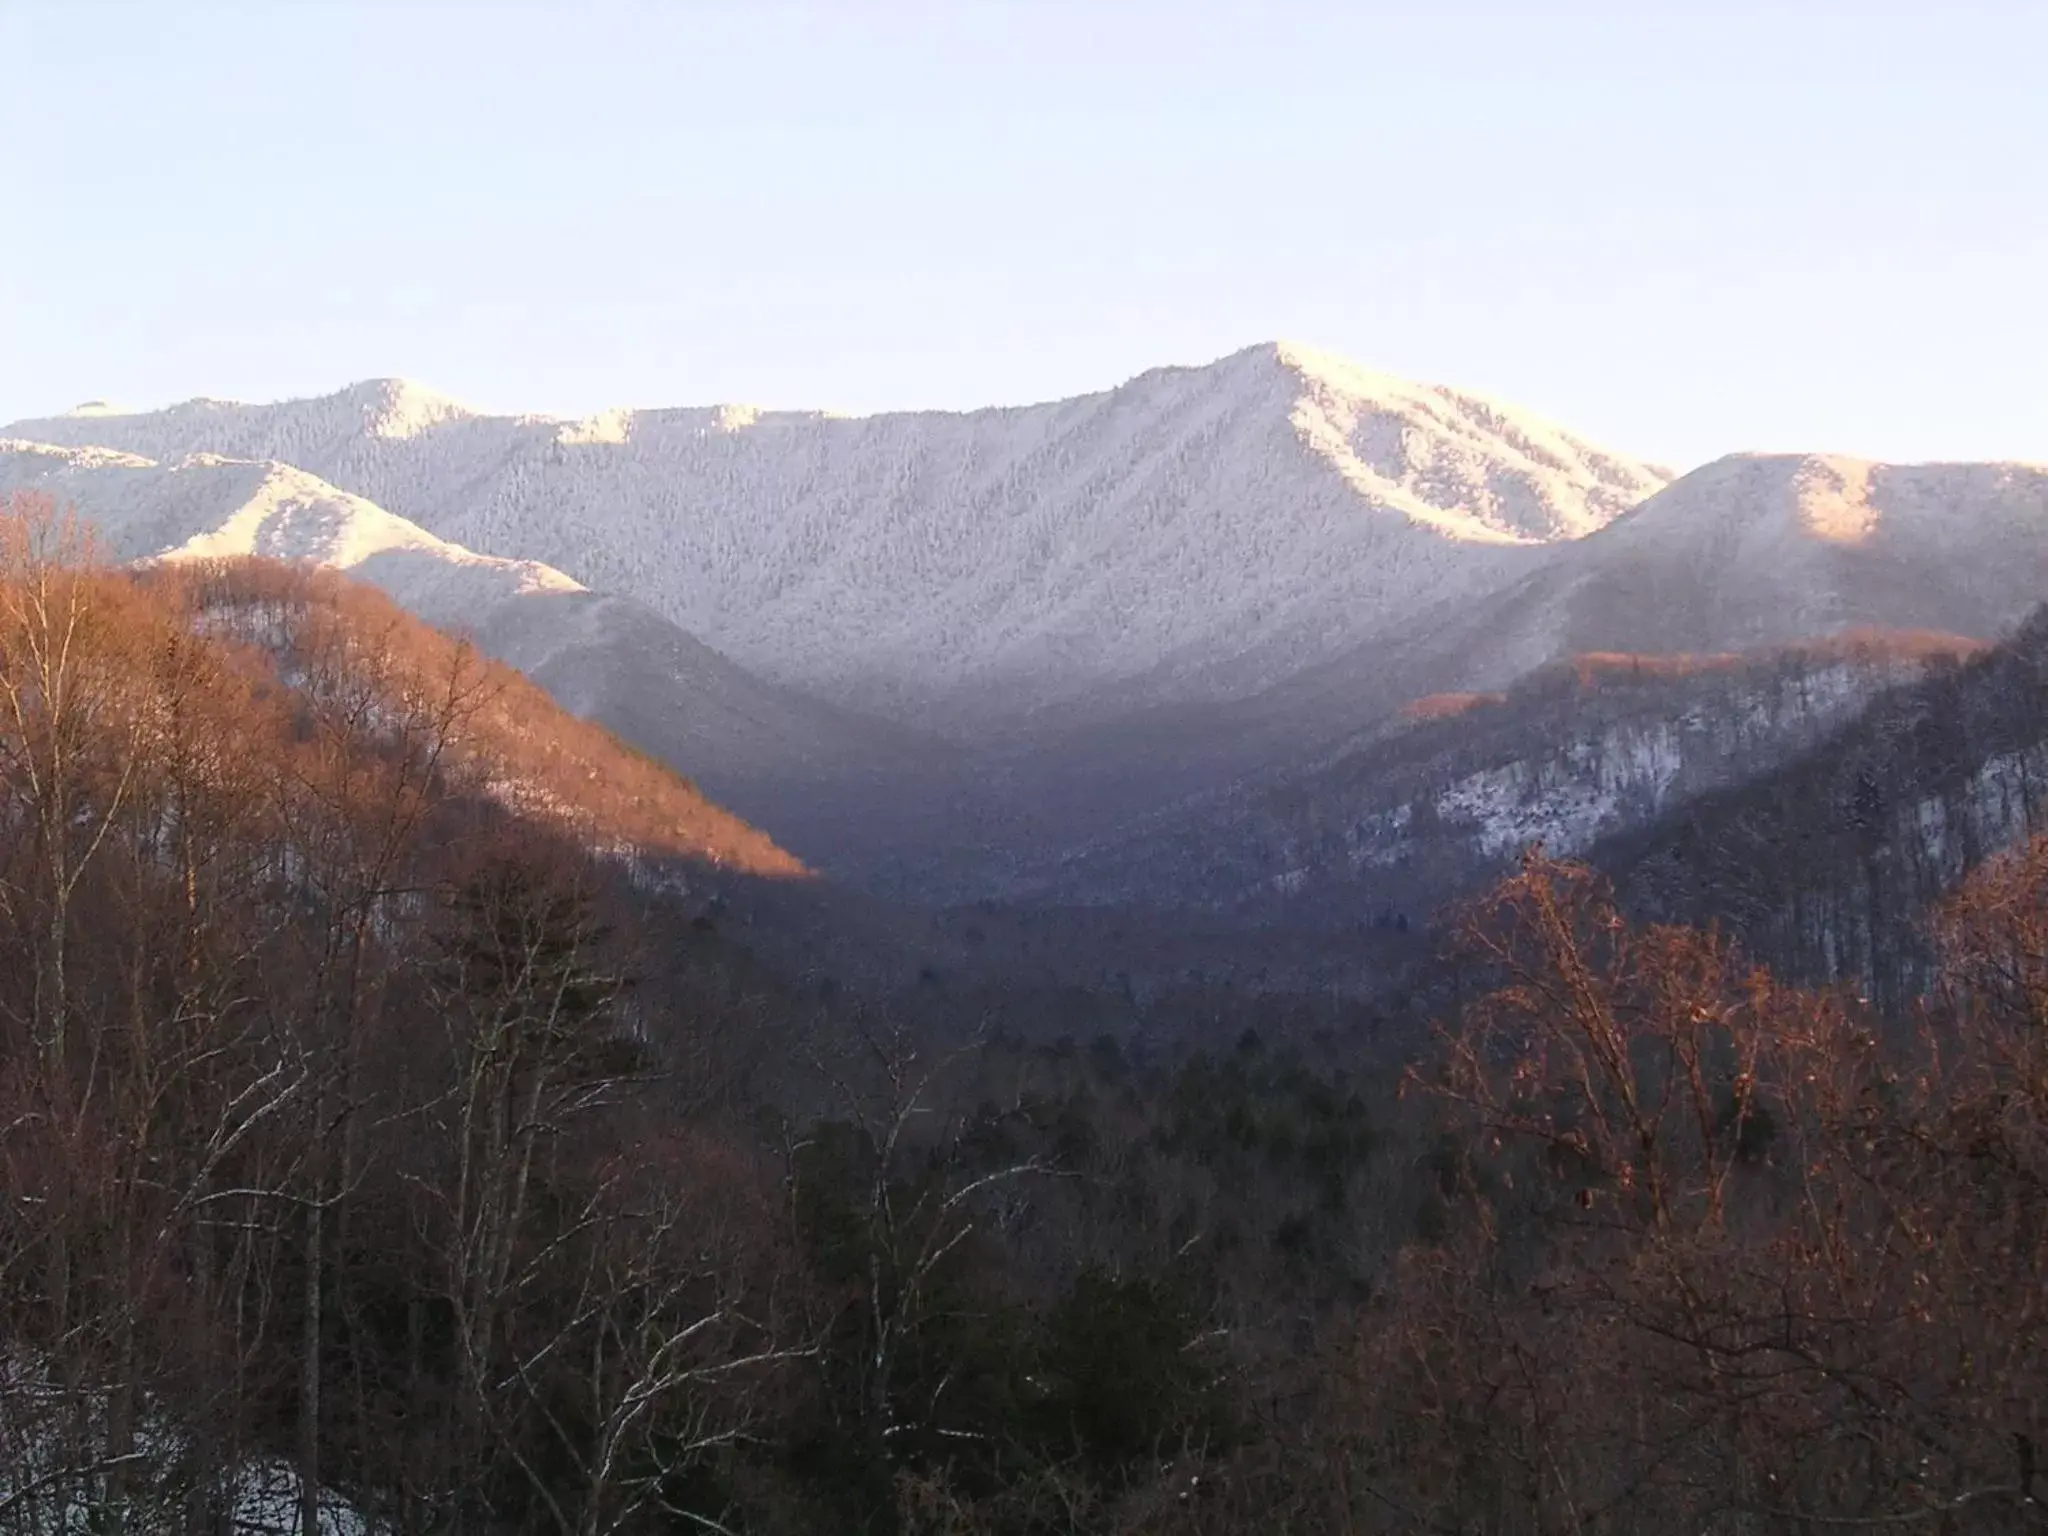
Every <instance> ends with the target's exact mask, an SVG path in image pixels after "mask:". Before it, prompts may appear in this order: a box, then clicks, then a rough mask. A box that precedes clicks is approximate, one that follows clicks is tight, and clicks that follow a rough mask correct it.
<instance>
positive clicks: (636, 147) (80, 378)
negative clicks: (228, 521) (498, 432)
mask: <svg viewBox="0 0 2048 1536" xmlns="http://www.w3.org/2000/svg"><path fill="white" fill-rule="evenodd" d="M2043 58H2048V5H2041V4H2036V3H2033V0H2001V3H1978V4H1971V3H1969V0H1945V3H1942V4H1934V3H1932V0H1919V3H1915V4H1912V5H1899V4H1891V3H1887V0H1860V3H1840V4H1828V3H1823V0H1773V3H1768V4H1748V3H1744V0H1629V3H1626V4H1595V3H1573V0H1550V3H1545V4H1541V5H1538V4H1531V3H1527V0H1513V3H1507V0H1497V3H1480V0H1467V3H1461V0H1436V3H1429V4H1424V3H1420V0H1410V3H1408V4H1401V5H1394V4H1379V3H1375V0H1348V3H1342V0H1292V3H1281V0H1243V3H1239V0H1173V3H1149V0H1012V3H1003V0H982V3H976V0H952V3H943V4H942V3H936V0H934V3H912V0H893V3H892V0H820V3H815V4H808V5H805V4H796V3H779V0H744V3H742V0H730V3H719V0H645V3H641V4H628V3H604V0H553V3H540V0H530V3H522V0H405V3H398V0H390V3H380V0H355V3H341V0H239V3H237V0H0V64H4V67H5V68H4V78H5V82H6V83H5V85H4V87H0V423H4V422H7V421H11V420H14V419H16V418H19V417H23V416H29V415H38V414H48V413H50V412H54V411H57V410H62V409H65V408H67V407H69V406H71V405H73V404H76V403H78V402H80V401H83V400H87V399H98V398H104V399H110V400H112V401H114V402H116V403H117V404H120V405H124V406H131V407H137V408H140V407H148V406H156V405H162V404H167V403H170V402H172V401H175V400H179V399H185V398H189V397H191V396H194V395H212V396H216V397H223V398H231V399H251V400H266V399H276V398H283V397H287V396H295V395H307V394H320V393H326V392H328V391H331V390H334V389H337V388H339V387H341V386H342V385H344V384H347V383H349V382H352V381H355V380H359V379H364V378H371V377H381V376H387V375H402V376H405V377H409V378H414V379H417V380H419V381H421V382H423V383H426V384H428V385H430V386H432V387H433V388H435V389H438V390H441V391H443V392H445V393H448V394H451V395H454V396H455V397H457V398H458V399H461V400H463V401H465V402H468V403H470V404H473V405H475V406H478V407H481V408H485V409H492V410H536V411H549V412H558V413H563V414H583V413H586V412H591V411H596V410H599V409H603V408H605V407H608V406H612V405H683V404H708V403H713V402H723V401H733V402H744V403H749V404H758V405H762V406H767V407H821V408H831V409H839V410H850V411H872V410H885V409H899V408H912V407H947V408H965V407H974V406H980V405H988V404H999V403H1001V404H1008V403H1019V402H1024V401H1029V400H1039V399H1048V398H1055V397H1058V396H1062V395H1068V394H1075V393H1080V392H1083V391H1086V390H1091V389H1100V388H1105V387H1108V386H1110V385H1112V384H1115V383H1117V382H1119V381H1120V380H1122V379H1125V378H1128V377H1130V376H1131V375H1133V374H1135V373H1138V372H1141V371H1143V370H1144V369H1146V368H1150V367H1154V366H1157V365H1160V364H1165V363H1197V362H1203V361H1207V360H1209V359H1211V358H1214V357H1218V356H1221V355H1223V354H1225V353H1227V352H1230V351H1233V350H1235V349H1237V348H1239V347H1241V346H1245V345H1248V344H1250V343H1252V342H1255V341H1260V340H1266V339H1273V338H1278V337H1287V338H1292V339H1296V340H1300V341H1306V342H1309V343H1312V344H1314V345H1316V346H1319V347H1322V348H1325V349H1328V350H1330V351H1333V352H1337V353H1340V354H1342V355H1344V356H1347V357H1349V358H1351V359H1352V360H1354V361H1356V362H1359V363H1361V364H1364V365H1366V366H1368V367H1372V368H1377V369H1382V370H1385V371H1388V372H1393V373H1398V374H1404V375H1407V376H1411V377H1416V378H1422V379H1428V380H1434V381H1437V382H1442V383H1450V384H1456V385H1459V386H1462V387H1466V388H1470V389H1475V390H1479V391H1482V392H1485V393H1489V394H1494V395H1498V396H1502V397H1504V398H1506V399H1509V400H1512V401H1515V402H1517V403H1519V404H1521V405H1524V406H1526V407H1529V408H1531V409H1534V410H1537V411H1540V412H1542V413H1543V414H1546V415H1548V416H1551V417H1553V418H1555V419H1557V420H1559V421H1561V422H1563V423H1565V424H1566V425H1567V426H1569V427H1571V428H1572V429H1573V430H1575V431H1577V432H1579V433H1581V434H1583V435H1585V436H1588V437H1591V438H1592V439H1594V440H1595V441H1598V442H1602V443H1605V444H1608V445H1610V446H1612V447H1614V448H1616V449H1619V450H1621V451H1624V452H1628V453H1633V454H1636V455H1639V456H1642V457H1644V458H1648V459H1652V460H1655V461H1659V462H1663V463H1667V464H1670V465H1672V466H1673V467H1676V468H1685V467H1688V466H1690V465H1693V464H1697V463H1700V462H1703V461H1705V460H1706V459H1709V458H1712V457H1714V456H1716V455H1719V454H1721V453H1725V452H1730V451H1738V450H1759V449H1770V450H1778V449H1799V450H1814V451H1830V452H1841V453H1852V454H1860V455H1863V456H1867V457H1874V458H1889V459H1920V458H2018V459H2032V460H2037V461H2048V195H2044V194H2048V89H2044V88H2042V86H2041V82H2040V68H2041V61H2042V60H2043Z"/></svg>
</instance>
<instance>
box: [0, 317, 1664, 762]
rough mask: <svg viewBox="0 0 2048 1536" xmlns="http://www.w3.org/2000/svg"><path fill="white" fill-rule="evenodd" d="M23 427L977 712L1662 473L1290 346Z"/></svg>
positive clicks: (1497, 534) (1112, 670)
mask: <svg viewBox="0 0 2048 1536" xmlns="http://www.w3.org/2000/svg"><path fill="white" fill-rule="evenodd" d="M9 430H11V431H12V432H14V433H16V434H17V435H20V436H26V437H32V438H35V439H37V440H41V441H50V442H62V443H69V444H79V445H86V444H90V445H100V446H110V447H115V448H121V449H126V450H129V451H131V452H135V453H141V454H147V455H150V456H153V457H158V458H164V457H175V456H177V455H181V454H188V453H194V452H214V453H224V454H233V455H237V456H241V457H249V458H265V459H278V460H282V461H286V462H290V463H293V464H296V465H298V466H300V467H301V468H303V469H306V470H310V471H312V472H314V473H316V474H319V475H321V476H323V477H324V478H326V479H328V480H330V481H331V482H333V483H334V484H336V485H339V486H342V487H344V488H346V489H347V490H350V491H352V492H355V493H357V494H359V495H362V496H366V497H369V498H370V499H371V500H373V501H375V502H377V503H378V504H380V505H382V506H385V507H388V508H390V509H392V510H393V511H394V512H396V513H399V514H400V515H402V516H404V517H406V518H409V519H411V520H412V521H414V522H416V523H418V524H420V525H421V526H422V527H425V528H427V529H430V530H432V531H433V532H434V533H435V534H437V535H439V536H441V537H444V538H448V539H451V540H456V541H459V542H461V543H463V544H466V545H468V546H470V547H473V548H478V549H487V550H490V551H492V552H493V553H495V554H499V555H505V556H512V557H517V558H521V559H531V560H540V561H545V562H547V563H548V564H550V565H552V566H555V567H556V568H558V569H560V570H562V571H565V572H567V573H568V574H570V575H571V576H573V577H574V578H575V579H577V580H578V581H580V582H583V583H585V584H586V585H589V586H591V587H594V588H598V589H602V590H605V591H609V592H614V593H618V594H621V595H626V596H631V597H635V598H638V599H640V600H642V601H644V602H646V603H648V604H649V605H650V606H652V607H653V608H655V609H656V610H657V611H659V612H660V613H662V614H663V615H664V616H666V617H667V618H669V619H671V620H673V621H674V622H676V623H678V624H680V625H681V626H682V627H683V628H684V629H686V630H688V631H689V632H691V633H692V634H695V635H697V636H699V637H700V638H701V639H703V640H704V641H705V642H706V643H708V644H710V645H711V646H713V647H714V648H716V649H718V650H719V651H721V652H723V653H724V654H726V655H727V656H729V657H731V658H732V659H733V660H735V661H736V662H738V663H739V664H741V665H742V666H744V667H747V668H748V669H749V670H752V671H755V672H758V673H761V674H763V675H765V676H767V677H769V678H772V679H774V680H777V681H780V682H783V683H787V684H791V685H794V686H797V687H801V688H803V689H805V690H807V691H811V692H816V693H822V694H826V695H828V696H833V697H838V698H842V699H845V700H848V701H850V702H855V703H861V704H866V705H873V706H880V707H883V708H885V709H887V710H888V711H889V712H891V713H894V714H897V715H899V716H909V717H919V718H928V719H933V720H942V721H943V720H960V719H963V718H964V719H967V720H971V721H973V722H975V723H976V724H977V725H978V726H982V727H985V726H986V725H987V723H988V722H989V721H991V720H1000V719H1004V718H1014V717H1015V716H1016V715H1017V714H1018V713H1020V712H1022V711H1024V710H1027V709H1028V708H1029V707H1031V706H1036V705H1042V704H1047V703H1052V702H1058V701H1074V700H1080V699H1085V698H1086V697H1087V696H1088V695H1090V694H1091V693H1092V692H1095V691H1097V690H1101V689H1105V688H1113V687H1114V685H1117V684H1128V683H1132V682H1140V680H1142V682H1141V690H1142V693H1143V694H1144V696H1145V697H1147V698H1148V699H1149V700H1151V701H1154V702H1157V701H1165V700H1179V699H1187V700H1202V699H1217V698H1229V697H1240V696H1245V695H1248V694H1251V693H1255V692H1256V691H1258V689H1260V688H1261V687H1264V686H1266V685H1269V684H1271V683H1273V682H1275V681H1277V680H1279V679H1281V678H1284V677H1286V676H1288V675H1290V674H1291V673H1293V672H1294V671H1296V670H1298V669H1299V668H1301V667H1302V666H1304V665H1310V664H1313V663H1314V662H1316V661H1318V660H1322V659H1325V658H1328V657H1331V656H1334V655H1337V654H1339V653H1341V652H1342V651H1343V650H1345V649H1346V648H1347V647H1349V646H1352V645H1356V644H1358V643H1361V642H1364V641H1367V640H1369V639H1372V638H1374V637H1375V636H1379V635H1383V634H1387V633H1390V632H1393V631H1396V630H1398V629H1399V628H1400V626H1402V625H1404V624H1406V623H1408V622H1410V621H1411V620H1413V619H1414V618H1415V617H1416V616H1417V615H1419V614H1421V613H1423V612H1425V611H1427V610H1429V609H1430V608H1431V607H1433V606H1435V605H1438V604H1441V603H1444V602H1446V601H1466V602H1477V601H1481V600H1483V599H1484V598H1485V596H1486V595H1488V594H1489V593H1491V592H1493V591H1495V590H1498V589H1499V588H1501V587H1503V586H1505V585H1507V584H1508V583H1511V582H1513V581H1514V580H1516V579H1517V578H1519V577H1521V576H1523V575H1524V574H1526V573H1528V572H1529V571H1531V570H1532V569H1534V568H1536V567H1537V566H1539V565H1541V564H1542V563H1544V561H1545V560H1546V559H1547V558H1548V557H1549V555H1550V554H1551V552H1552V550H1553V548H1554V547H1555V546H1556V545H1557V544H1558V543H1559V542H1560V541H1570V540H1573V539H1576V538H1579V537H1581V536H1583V535H1585V534H1587V533H1590V532H1592V531H1593V530H1595V529H1597V528H1599V527H1601V526H1603V525H1604V524H1606V523H1607V522H1609V521H1610V520H1612V519H1613V518H1615V517H1616V516H1618V515H1619V514H1620V513H1622V512H1623V511H1625V510H1626V509H1627V508H1629V507H1630V506H1632V505H1634V504H1635V503H1637V502H1639V501H1641V500H1642V499H1643V498H1644V497H1646V496H1648V495H1649V494H1650V493H1652V492H1653V491H1655V490H1657V489H1658V488H1659V487H1660V486H1661V485H1663V484H1664V483H1665V482H1666V480H1667V479H1668V476H1667V475H1666V474H1664V473H1663V472H1662V471H1659V470H1656V469H1654V468H1651V467H1649V466H1646V465H1643V464H1639V463H1637V462H1635V461H1632V460H1629V459H1627V458H1624V457H1621V456H1619V455H1615V454H1610V453H1606V452H1603V451H1602V450H1599V449H1597V448H1594V447H1591V446H1589V445H1588V444H1586V443H1584V442H1583V441H1581V440H1579V439H1577V438H1575V437H1573V436H1571V435H1569V434H1568V433H1566V432H1564V431H1563V430H1562V429H1560V428H1558V427H1556V426H1554V425H1552V424H1550V423H1548V422H1546V421H1543V420H1541V419H1539V418H1537V417H1534V416H1531V415H1528V414H1526V413H1523V412H1521V411H1518V410H1516V409H1514V408H1512V407H1509V406H1506V405H1502V404H1499V403H1497V402H1494V401H1490V400H1486V399H1483V398H1481V397H1478V396H1475V395H1470V394H1465V393H1461V392H1459V391H1455V390H1451V389H1445V388H1441V387H1438V386H1433V385H1417V384H1411V383H1407V382H1404V381H1402V380H1398V379H1393V378H1389V377H1386V376H1384V375H1379V374H1374V373H1369V372H1366V371H1364V370H1362V369H1359V368H1355V367H1353V366H1352V365H1350V364H1348V363H1345V362H1343V361H1342V360H1340V359H1337V358H1333V357H1330V356H1328V355H1326V354H1323V353H1320V352H1316V351H1314V350H1312V349H1310V348H1306V347H1300V346H1295V345H1291V344H1269V345H1263V346H1258V347H1252V348H1248V349H1246V350H1244V351H1241V352H1238V353H1235V354H1233V355H1231V356H1230V357H1227V358H1224V359H1222V360H1221V361H1219V362H1216V363H1213V364H1210V365H1208V366H1205V367H1196V368H1162V369H1156V370H1154V371H1152V372H1149V373H1146V374H1143V375H1141V376H1139V377H1138V378H1136V379H1133V380H1131V381H1130V382H1129V383H1127V384H1124V385H1122V386H1120V387H1118V388H1116V389H1112V390H1108V391H1106V392H1104V393H1100V394H1095V395H1087V396H1083V397H1080V398H1077V399H1072V400H1066V401H1060V402H1055V403H1052V404H1046V405H1033V406H1023V407H1016V408H1007V409H991V410H983V411H975V412H969V413H964V414H959V413H944V412H922V413H903V414H893V415H881V416H870V417H860V418H848V417H835V416H831V415H826V414H820V413H795V412H770V413H763V412H759V411H755V410H751V409H745V408H738V407H730V406H725V407H713V408H707V409H688V410H646V411H629V410H620V411H613V412H608V413H605V414H603V415H600V416H597V417H593V418H590V419H587V420H582V421H566V420H558V419H554V418H547V417H538V416H522V417H503V416H485V415H479V414H475V413H472V412H469V411H467V410H465V409H464V408H462V407H461V406H459V405H457V404H455V403H454V402H452V401H449V400H447V399H445V398H443V397H440V396H436V395H434V394H432V393H431V392H429V391H426V390H423V389H421V388H419V387H417V386H415V385H411V384H407V383H403V382H399V381H382V382H378V383H372V384H366V385H358V386H356V387H354V388H352V389H349V390H345V391H343V392H341V393H339V394H336V395H331V396H327V397H324V398H321V399H315V400H302V401H292V402H287V403H284V404H280V405H258V406H248V405H233V404H227V403H223V402H218V401H206V400H199V401H192V402H189V403H187V404H185V405H180V406H175V407H172V408H170V409H168V410H164V411H157V412H150V413H144V414H121V413H117V412H113V411H111V410H109V409H108V408H106V407H103V406H96V407H92V408H89V409H85V410H82V411H80V412H74V413H73V414H71V415H69V416H65V417H58V418H53V419H50V420H45V421H37V422H25V423H20V424H17V426H16V427H14V428H11V429H9Z"/></svg>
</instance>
